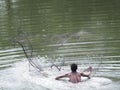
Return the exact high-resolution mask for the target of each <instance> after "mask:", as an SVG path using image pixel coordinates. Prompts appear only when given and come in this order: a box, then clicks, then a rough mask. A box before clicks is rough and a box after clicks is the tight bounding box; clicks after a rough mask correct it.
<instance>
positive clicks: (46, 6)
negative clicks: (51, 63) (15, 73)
mask: <svg viewBox="0 0 120 90" xmlns="http://www.w3.org/2000/svg"><path fill="white" fill-rule="evenodd" d="M119 3H120V1H119V0H106V1H103V0H85V1H83V0H76V1H75V0H62V1H55V0H1V1H0V75H2V74H3V76H4V74H7V73H6V72H4V70H7V69H8V70H11V68H12V67H13V65H14V63H16V62H18V61H21V60H22V58H23V57H24V54H23V51H22V49H21V47H20V46H19V45H17V47H13V46H12V43H11V42H12V38H13V37H15V36H16V35H17V30H23V31H25V32H26V35H27V37H28V38H29V40H30V41H31V43H32V46H33V48H34V52H35V53H36V54H37V55H40V57H48V60H54V59H58V58H59V57H61V58H63V60H64V61H65V66H68V65H69V64H71V63H72V62H76V63H78V65H79V66H80V67H81V68H84V67H87V66H88V65H92V66H93V67H98V66H99V65H100V67H99V70H98V71H97V72H95V74H94V76H102V77H108V78H110V79H111V80H112V81H114V83H115V84H116V86H117V85H118V84H119V83H120V82H119V80H120V47H119V46H120V37H119V36H120V30H119V29H120V25H119V24H120V10H119V8H120V5H119ZM101 63H102V64H101ZM8 73H11V72H8ZM10 76H12V75H11V74H10ZM7 77H8V76H6V77H2V78H1V79H0V81H3V80H4V78H7ZM14 79H15V78H14ZM7 81H9V80H6V79H5V84H6V83H9V82H7ZM16 82H17V83H18V82H19V80H18V81H17V80H16ZM25 82H27V81H25ZM29 83H30V82H29ZM117 83H118V84H117ZM8 85H10V84H8ZM25 85H27V83H25ZM4 86H5V85H4ZM4 86H3V87H4ZM34 86H35V87H36V90H37V89H42V86H41V88H40V87H39V86H37V85H33V87H34ZM22 87H23V88H27V87H25V86H22ZM33 87H32V86H31V88H27V89H26V90H34V89H35V88H33ZM16 88H17V89H16ZM119 88H120V87H118V88H116V90H119ZM0 89H1V84H0ZM4 89H5V87H4ZM5 90H7V89H5ZM12 90H19V89H18V87H15V86H14V88H12Z"/></svg>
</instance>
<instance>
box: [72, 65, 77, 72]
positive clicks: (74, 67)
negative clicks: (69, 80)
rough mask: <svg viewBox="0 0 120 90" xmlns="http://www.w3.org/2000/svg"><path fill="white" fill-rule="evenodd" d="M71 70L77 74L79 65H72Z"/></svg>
mask: <svg viewBox="0 0 120 90" xmlns="http://www.w3.org/2000/svg"><path fill="white" fill-rule="evenodd" d="M71 70H72V72H76V70H77V64H75V63H73V64H71Z"/></svg>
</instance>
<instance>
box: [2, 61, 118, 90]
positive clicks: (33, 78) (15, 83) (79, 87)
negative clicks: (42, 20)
mask: <svg viewBox="0 0 120 90" xmlns="http://www.w3.org/2000/svg"><path fill="white" fill-rule="evenodd" d="M67 71H68V69H67V70H65V69H64V70H62V71H61V72H59V71H58V70H55V69H53V70H52V69H50V68H48V67H47V68H45V69H44V71H42V72H37V71H31V72H29V67H28V62H19V63H16V64H15V66H14V67H13V68H9V70H7V72H6V71H2V73H3V74H1V76H2V77H4V78H1V79H0V86H1V87H2V86H4V87H7V88H12V89H10V90H20V89H16V88H20V87H25V86H26V85H27V86H28V87H30V86H33V87H32V89H31V90H34V89H35V87H36V85H37V86H38V87H39V88H41V87H44V88H42V89H39V88H38V89H36V90H45V89H46V88H48V89H51V90H112V89H111V87H112V88H113V89H114V86H113V82H112V81H111V80H110V79H108V78H104V77H92V78H91V79H89V80H86V78H83V79H82V80H83V82H80V83H78V84H72V83H70V82H69V81H68V79H63V80H61V81H58V80H55V79H54V78H55V77H56V76H57V75H59V74H62V73H65V72H67ZM85 80H86V81H85ZM28 84H29V85H28ZM28 87H26V88H28ZM116 90H117V89H116ZM118 90H119V89H118Z"/></svg>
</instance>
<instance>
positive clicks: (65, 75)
mask: <svg viewBox="0 0 120 90" xmlns="http://www.w3.org/2000/svg"><path fill="white" fill-rule="evenodd" d="M63 77H68V74H64V75H61V76H58V77H56V78H55V79H56V80H58V79H60V78H63Z"/></svg>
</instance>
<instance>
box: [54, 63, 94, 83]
mask: <svg viewBox="0 0 120 90" xmlns="http://www.w3.org/2000/svg"><path fill="white" fill-rule="evenodd" d="M88 69H89V71H90V73H89V74H87V75H86V74H84V73H80V72H77V64H74V63H73V64H71V72H70V73H67V74H64V75H61V76H58V77H56V78H55V79H56V80H59V79H60V78H63V77H68V78H69V79H70V80H69V81H70V82H72V83H78V82H81V76H84V77H88V78H89V79H90V74H91V70H92V68H91V67H89V68H88Z"/></svg>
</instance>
